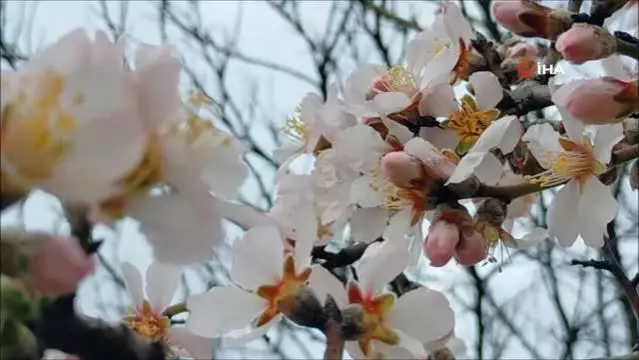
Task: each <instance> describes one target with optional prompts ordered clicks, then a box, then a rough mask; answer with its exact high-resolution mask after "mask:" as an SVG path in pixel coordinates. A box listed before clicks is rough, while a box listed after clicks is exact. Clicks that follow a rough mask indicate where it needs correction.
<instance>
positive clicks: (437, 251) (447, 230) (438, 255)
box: [424, 220, 459, 267]
mask: <svg viewBox="0 0 639 360" xmlns="http://www.w3.org/2000/svg"><path fill="white" fill-rule="evenodd" d="M458 242H459V228H458V227H457V225H455V224H453V223H449V222H447V221H444V220H439V221H436V222H435V223H434V224H433V225H432V226H431V227H430V230H429V232H428V236H427V237H426V240H425V242H424V252H425V253H426V256H428V258H429V259H430V265H431V266H434V267H441V266H444V265H446V264H447V263H448V262H449V261H450V259H452V258H453V255H454V254H455V247H456V246H457V243H458Z"/></svg>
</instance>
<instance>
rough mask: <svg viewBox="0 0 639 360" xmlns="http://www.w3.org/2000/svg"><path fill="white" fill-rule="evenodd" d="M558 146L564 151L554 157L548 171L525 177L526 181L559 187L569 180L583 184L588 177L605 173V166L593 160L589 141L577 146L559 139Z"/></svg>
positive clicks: (586, 140)
mask: <svg viewBox="0 0 639 360" xmlns="http://www.w3.org/2000/svg"><path fill="white" fill-rule="evenodd" d="M560 144H561V145H562V147H563V148H564V150H565V151H563V152H560V153H559V154H558V155H557V156H555V157H554V160H553V162H552V165H551V167H550V169H548V170H546V171H544V172H542V173H539V174H537V175H534V176H526V180H528V181H529V182H530V183H532V184H540V185H541V186H544V187H546V186H554V185H559V184H562V183H564V182H566V181H568V180H571V179H574V180H577V181H578V182H579V183H583V182H584V181H586V180H587V179H588V178H589V177H590V176H593V175H599V174H602V173H604V172H605V171H606V166H605V165H604V164H602V163H600V162H599V161H598V160H597V159H596V158H595V155H594V153H593V151H592V145H591V144H590V140H588V139H584V142H583V143H582V144H578V143H575V142H572V141H570V140H567V139H560Z"/></svg>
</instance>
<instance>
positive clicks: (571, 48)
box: [555, 23, 617, 65]
mask: <svg viewBox="0 0 639 360" xmlns="http://www.w3.org/2000/svg"><path fill="white" fill-rule="evenodd" d="M555 49H557V51H559V52H560V53H561V55H562V56H563V57H564V59H566V60H568V61H570V62H571V63H573V64H577V65H580V64H583V63H585V62H586V61H590V60H598V59H603V58H605V57H608V56H610V55H612V54H614V53H615V51H617V42H616V40H615V37H614V36H612V34H610V33H609V32H608V30H606V29H603V28H601V27H599V26H595V25H589V24H582V23H579V24H575V25H573V26H572V28H570V30H568V31H566V32H565V33H563V34H561V35H560V36H559V38H558V39H557V43H556V44H555Z"/></svg>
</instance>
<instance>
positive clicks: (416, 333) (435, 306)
mask: <svg viewBox="0 0 639 360" xmlns="http://www.w3.org/2000/svg"><path fill="white" fill-rule="evenodd" d="M387 316H388V317H387V323H388V324H389V325H390V326H392V327H393V328H396V329H400V330H402V331H403V332H405V333H406V334H407V335H408V336H410V337H413V338H415V339H417V340H419V341H421V342H422V343H427V342H430V341H434V340H437V339H440V338H442V337H444V336H446V335H448V334H449V333H451V332H452V331H453V328H454V326H455V315H454V314H453V310H452V309H451V308H450V303H449V302H448V299H446V297H445V296H444V295H443V294H442V293H440V292H438V291H435V290H431V289H428V288H425V287H419V288H417V289H415V290H411V291H409V292H407V293H405V294H404V295H402V296H400V297H399V299H397V302H396V303H395V306H394V307H393V308H392V309H391V311H390V312H389V313H388V315H387Z"/></svg>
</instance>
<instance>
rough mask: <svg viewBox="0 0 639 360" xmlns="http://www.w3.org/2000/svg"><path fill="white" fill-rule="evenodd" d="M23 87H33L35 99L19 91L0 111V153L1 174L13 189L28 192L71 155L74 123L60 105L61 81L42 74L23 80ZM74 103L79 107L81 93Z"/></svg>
mask: <svg viewBox="0 0 639 360" xmlns="http://www.w3.org/2000/svg"><path fill="white" fill-rule="evenodd" d="M34 80H35V81H34ZM24 84H26V85H25V86H33V87H34V89H31V91H33V92H35V95H34V96H33V97H27V95H26V93H25V92H24V90H22V91H21V92H20V93H18V94H17V96H16V98H15V100H14V101H12V102H11V103H9V104H6V105H5V106H4V108H3V109H2V122H1V124H0V126H1V127H0V149H1V150H0V151H1V154H2V171H3V174H4V175H5V176H8V177H10V178H12V182H13V181H15V182H16V185H18V186H20V187H24V188H29V187H31V186H32V183H33V182H37V181H42V180H45V179H47V178H49V177H50V176H51V175H52V174H53V171H54V169H55V166H56V165H57V164H58V163H59V162H60V161H61V160H62V158H63V157H64V156H65V154H67V153H68V152H69V151H71V148H72V146H73V136H74V135H75V132H76V129H77V120H76V119H75V118H74V117H73V116H72V115H71V114H69V113H68V112H66V111H65V110H63V109H62V107H61V105H60V100H61V99H60V98H61V96H62V92H63V91H64V86H65V79H64V78H63V77H61V76H58V75H56V74H53V73H46V74H43V75H41V76H39V77H38V78H36V79H25V80H24ZM75 99H76V100H75V101H73V105H75V106H77V105H81V104H82V102H83V96H82V94H81V93H79V94H76V97H75Z"/></svg>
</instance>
